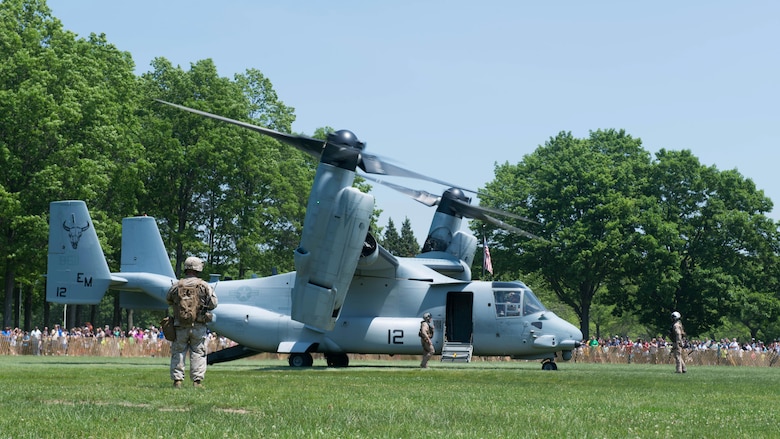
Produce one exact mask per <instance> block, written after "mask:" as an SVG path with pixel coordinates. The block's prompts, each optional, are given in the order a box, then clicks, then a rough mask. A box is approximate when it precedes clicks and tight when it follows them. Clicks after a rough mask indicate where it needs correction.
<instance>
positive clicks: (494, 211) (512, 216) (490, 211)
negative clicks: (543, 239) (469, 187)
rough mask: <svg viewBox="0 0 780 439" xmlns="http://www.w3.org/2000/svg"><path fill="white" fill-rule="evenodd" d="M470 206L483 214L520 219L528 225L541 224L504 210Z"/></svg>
mask: <svg viewBox="0 0 780 439" xmlns="http://www.w3.org/2000/svg"><path fill="white" fill-rule="evenodd" d="M469 206H471V207H473V208H476V209H479V210H481V211H483V212H487V213H490V214H493V215H503V216H507V217H509V218H514V219H518V220H520V221H525V222H527V223H531V224H539V222H537V221H534V220H532V219H531V218H526V217H524V216H520V215H517V214H514V213H511V212H506V211H504V210H499V209H493V208H492V207H485V206H472V205H471V204H469Z"/></svg>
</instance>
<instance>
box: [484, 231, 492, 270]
mask: <svg viewBox="0 0 780 439" xmlns="http://www.w3.org/2000/svg"><path fill="white" fill-rule="evenodd" d="M482 247H483V248H484V249H485V254H484V257H483V260H482V268H483V269H484V270H485V271H487V272H488V273H490V274H493V261H492V260H491V259H490V249H489V248H488V245H487V240H486V239H485V238H482Z"/></svg>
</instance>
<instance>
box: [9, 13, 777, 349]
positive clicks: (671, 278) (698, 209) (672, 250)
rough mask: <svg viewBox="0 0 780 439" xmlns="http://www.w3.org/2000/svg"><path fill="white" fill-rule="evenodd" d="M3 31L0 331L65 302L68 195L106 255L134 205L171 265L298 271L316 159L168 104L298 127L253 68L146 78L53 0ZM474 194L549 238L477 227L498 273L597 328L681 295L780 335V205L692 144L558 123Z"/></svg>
mask: <svg viewBox="0 0 780 439" xmlns="http://www.w3.org/2000/svg"><path fill="white" fill-rule="evenodd" d="M0 41H2V44H0V56H1V57H2V59H3V60H4V62H3V63H2V64H0V114H3V115H4V117H3V119H2V120H0V166H2V169H3V173H2V175H0V252H1V253H0V256H2V263H3V266H2V271H1V272H0V278H2V280H3V291H4V302H3V303H4V306H3V309H2V315H3V322H4V326H12V325H11V320H12V318H13V316H14V315H15V314H16V319H17V321H21V320H22V317H23V320H24V322H26V325H30V322H33V321H34V322H48V321H49V319H50V317H51V316H50V315H49V310H50V305H49V304H47V303H46V302H45V297H44V289H43V285H44V283H45V278H44V277H43V276H42V274H43V273H45V271H46V251H45V250H44V249H46V246H47V240H48V237H47V235H48V204H49V203H50V202H51V201H54V200H63V199H82V200H85V201H86V202H87V205H88V206H89V208H90V211H91V214H92V218H93V221H94V222H95V223H96V227H95V229H96V231H97V232H98V234H99V237H100V240H101V243H102V244H103V248H104V251H105V253H106V257H107V259H108V263H109V266H110V267H112V268H116V267H118V266H119V261H120V252H121V249H120V241H121V218H123V217H126V216H133V215H145V214H148V215H151V216H154V217H155V218H156V219H157V222H158V225H159V227H160V231H161V234H162V236H163V240H164V242H165V244H166V248H168V249H169V252H170V256H171V260H172V264H173V266H174V271H175V272H176V273H179V272H180V270H181V265H182V264H183V261H184V259H185V258H186V257H187V256H189V255H198V256H201V257H203V258H204V259H205V260H206V262H207V265H208V271H210V272H213V273H221V274H222V275H223V276H225V277H235V278H245V277H248V276H251V275H260V276H264V275H268V274H271V273H272V272H274V271H279V272H283V271H290V270H293V269H294V264H293V259H292V254H293V250H294V249H295V247H296V245H297V244H298V241H299V237H300V231H301V227H302V222H303V217H304V209H305V206H306V199H307V197H308V193H309V190H310V185H311V181H312V179H313V176H314V171H315V165H316V163H315V162H313V161H312V159H311V158H310V157H308V156H307V155H305V154H303V153H301V152H299V151H297V150H295V149H294V148H289V147H286V146H283V145H280V144H279V143H278V142H276V141H275V140H272V139H268V138H266V137H264V136H259V135H257V134H255V133H252V132H249V131H247V130H242V129H240V128H237V127H233V126H229V125H226V124H220V123H218V122H216V121H213V120H210V119H206V118H202V117H198V116H196V115H192V114H189V113H185V112H181V111H179V110H176V109H173V108H169V107H167V106H163V105H159V104H157V103H155V102H154V99H162V100H166V101H170V102H176V103H179V104H182V105H186V106H190V107H195V108H198V109H201V110H205V111H209V112H212V113H217V114H220V115H223V116H226V117H230V118H234V119H240V120H244V121H248V122H251V123H255V124H258V125H261V126H265V127H269V128H272V129H275V130H278V131H282V132H290V131H291V128H292V123H293V121H294V120H295V109H294V107H291V106H288V105H286V104H285V103H284V102H283V101H282V100H281V99H280V98H279V96H277V94H276V92H275V91H274V89H273V85H272V83H271V81H270V80H269V78H266V77H265V76H264V75H263V74H262V73H261V72H260V71H259V70H257V69H248V70H246V71H245V72H244V73H240V74H236V75H234V77H233V78H225V77H220V76H219V75H218V73H217V68H216V66H215V65H214V63H213V61H212V60H209V59H206V60H200V61H196V62H193V63H192V64H191V65H190V66H189V69H186V70H185V69H182V68H181V67H179V66H173V65H172V64H171V63H170V62H169V61H168V60H166V59H165V58H162V57H160V58H156V59H154V60H153V61H152V63H151V68H150V71H148V72H147V73H143V74H141V75H140V76H138V75H136V74H135V73H134V69H135V64H134V62H133V59H132V56H131V54H130V53H128V52H124V51H122V50H120V49H119V48H117V47H115V46H114V45H113V44H111V43H110V42H109V41H107V39H106V37H105V35H103V34H100V35H97V34H91V35H90V36H89V37H87V38H79V37H77V36H76V35H75V34H74V33H72V32H70V31H67V30H66V29H64V28H63V26H62V24H61V22H60V21H59V20H57V19H56V17H54V16H52V14H51V11H50V10H49V8H48V7H47V5H46V2H45V0H4V1H3V2H2V3H0ZM328 131H330V128H329V127H322V128H320V129H318V130H317V132H315V133H314V134H313V135H312V136H314V137H323V136H324V135H325V134H326V133H327V132H328ZM358 185H359V187H361V189H364V190H370V186H368V185H367V184H365V182H359V183H358ZM480 200H481V202H482V204H485V205H488V206H491V207H496V208H500V209H504V210H507V211H511V212H514V213H518V214H521V215H524V216H526V217H529V218H532V219H534V220H535V221H536V224H532V225H530V226H528V225H527V224H525V223H523V224H519V223H518V224H516V225H517V226H518V227H523V228H527V227H530V228H531V229H533V230H532V231H533V232H534V234H536V235H538V236H540V237H543V238H544V240H528V239H527V238H523V237H519V236H516V235H511V234H507V233H504V232H503V231H501V230H498V229H493V228H491V227H489V225H485V226H483V225H481V224H479V225H474V226H473V227H474V228H475V231H476V230H478V231H479V233H480V234H483V231H484V233H485V234H487V238H488V242H490V244H491V251H492V252H493V264H494V266H495V268H496V274H497V276H496V278H499V277H500V278H502V279H507V280H509V279H517V278H520V279H524V280H527V283H529V284H530V285H532V286H533V287H534V290H535V291H537V292H538V293H539V294H540V295H542V296H544V297H545V300H546V301H547V300H550V301H551V302H552V303H560V304H563V305H564V306H565V307H566V308H567V309H571V310H573V311H571V312H573V313H574V314H575V315H576V318H577V319H579V320H580V322H581V327H582V329H583V333H584V334H589V331H590V327H591V319H592V318H593V316H597V317H598V318H597V319H595V320H596V321H597V322H596V325H597V330H598V325H599V324H601V322H602V321H603V322H605V324H606V323H608V322H613V321H614V319H615V318H619V317H625V316H630V317H631V318H632V319H633V324H635V325H642V326H643V327H645V328H647V330H648V331H659V332H660V331H665V330H666V328H667V327H668V323H669V322H668V314H669V313H670V312H671V310H673V309H674V310H679V311H680V312H682V313H683V315H684V316H685V318H686V325H687V328H688V331H689V333H691V334H704V333H706V332H707V331H712V330H714V329H717V328H718V327H720V326H722V325H723V324H724V323H727V322H728V323H729V324H735V325H743V326H744V327H745V328H748V329H747V330H748V331H749V332H750V334H751V335H753V336H761V337H765V338H770V336H772V337H774V336H777V335H778V334H780V328H778V325H777V323H775V321H776V320H777V317H778V315H779V314H780V311H779V310H780V299H778V293H777V291H778V288H777V284H778V281H777V279H778V276H777V266H778V264H777V254H778V251H777V250H778V233H777V231H778V229H777V224H775V223H774V222H773V221H772V220H770V219H769V218H768V217H767V216H766V215H767V213H768V212H769V211H771V208H772V203H771V201H770V200H769V199H768V198H766V197H765V196H764V195H763V192H761V191H760V190H757V189H756V188H755V186H754V185H753V183H752V181H751V180H749V179H746V178H744V177H743V176H741V175H740V174H739V173H738V172H737V171H719V170H717V169H715V168H714V167H706V166H703V165H701V164H700V163H699V162H698V159H697V158H696V157H695V156H693V155H692V154H691V152H690V151H665V150H662V151H660V152H659V153H657V154H656V155H655V157H651V155H650V154H649V153H648V152H647V151H645V150H644V149H643V148H642V145H641V140H640V139H634V138H632V137H631V136H630V135H628V134H626V133H625V132H623V131H617V130H599V131H595V132H592V133H591V134H590V137H589V138H585V139H578V138H574V137H573V136H572V135H571V134H570V133H566V132H562V133H559V134H558V135H557V136H555V137H552V138H551V139H549V141H547V142H546V143H545V144H544V145H540V146H539V147H538V148H537V149H536V151H534V152H533V153H532V154H529V155H527V156H526V157H524V158H523V160H522V161H521V162H520V163H516V164H510V163H504V164H500V165H497V166H496V169H495V179H494V180H493V181H491V182H489V183H488V184H487V185H486V187H485V188H484V191H483V193H482V194H480ZM378 212H379V211H377V214H376V215H378ZM375 218H376V216H375ZM373 228H374V230H375V231H376V232H377V234H381V233H380V232H381V229H380V228H379V227H376V224H374V226H373ZM384 232H385V233H384V236H382V237H380V241H381V242H383V243H384V245H385V246H386V247H387V248H388V249H390V250H391V251H392V252H394V253H395V254H397V255H399V256H411V255H414V254H415V253H417V252H418V251H419V245H418V243H417V240H416V238H415V237H414V235H413V233H412V232H411V224H410V223H409V220H408V219H406V220H405V221H404V222H403V224H402V228H401V233H400V234H399V233H398V231H397V230H396V228H395V224H394V223H393V222H392V220H390V221H389V222H388V225H387V227H386V228H385V230H384ZM481 262H482V261H481V259H480V258H477V261H476V263H477V264H481ZM475 272H476V271H475ZM105 300H106V301H108V302H109V303H105V304H101V306H100V307H93V308H92V309H91V311H90V312H91V314H90V315H89V316H88V317H84V316H80V314H79V312H80V310H79V309H78V307H73V308H76V309H72V310H69V311H70V312H72V313H74V314H73V318H74V319H75V320H79V319H90V320H91V321H95V320H96V319H98V318H104V317H103V316H102V315H101V316H100V317H99V316H97V315H96V312H98V311H97V310H96V308H99V309H103V310H105V309H111V311H110V312H111V313H112V315H111V321H112V324H117V323H118V319H119V318H121V315H120V310H119V309H118V305H117V303H118V302H116V298H115V297H114V298H112V295H107V296H106V299H105ZM111 300H114V301H115V303H114V304H113V306H111V303H110V301H111ZM14 302H16V305H17V306H16V307H14ZM22 308H23V309H24V316H21V315H19V314H20V313H21V312H22V311H21V310H22ZM100 312H105V311H100ZM605 316H606V317H605ZM610 319H612V320H610ZM70 320H71V319H69V321H70ZM610 324H611V325H612V326H614V324H612V323H610Z"/></svg>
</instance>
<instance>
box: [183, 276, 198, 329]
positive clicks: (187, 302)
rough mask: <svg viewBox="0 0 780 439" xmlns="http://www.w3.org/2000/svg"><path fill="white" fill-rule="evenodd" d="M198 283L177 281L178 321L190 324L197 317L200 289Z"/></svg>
mask: <svg viewBox="0 0 780 439" xmlns="http://www.w3.org/2000/svg"><path fill="white" fill-rule="evenodd" d="M198 286H199V285H198V284H189V285H187V284H184V283H183V282H179V288H178V290H179V323H180V324H181V325H192V324H193V323H195V319H197V317H198V308H199V307H200V289H199V288H198Z"/></svg>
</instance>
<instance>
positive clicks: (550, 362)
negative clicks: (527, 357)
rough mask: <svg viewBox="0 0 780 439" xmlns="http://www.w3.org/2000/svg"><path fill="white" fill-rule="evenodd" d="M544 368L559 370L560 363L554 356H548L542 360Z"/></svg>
mask: <svg viewBox="0 0 780 439" xmlns="http://www.w3.org/2000/svg"><path fill="white" fill-rule="evenodd" d="M542 370H558V365H557V364H555V360H553V359H552V358H547V359H545V360H544V361H542Z"/></svg>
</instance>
